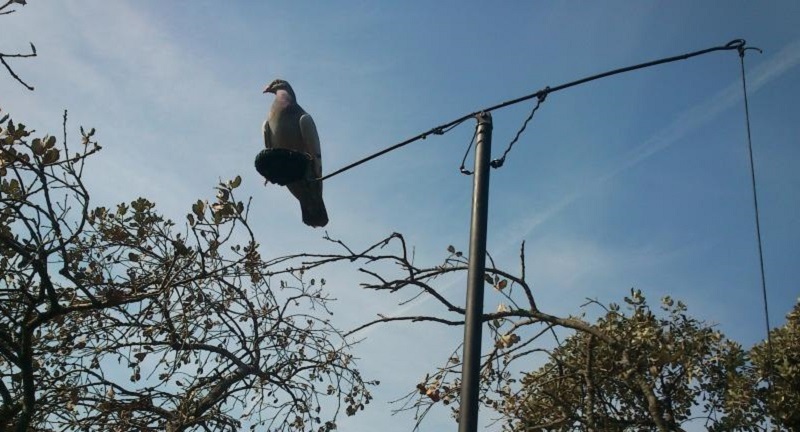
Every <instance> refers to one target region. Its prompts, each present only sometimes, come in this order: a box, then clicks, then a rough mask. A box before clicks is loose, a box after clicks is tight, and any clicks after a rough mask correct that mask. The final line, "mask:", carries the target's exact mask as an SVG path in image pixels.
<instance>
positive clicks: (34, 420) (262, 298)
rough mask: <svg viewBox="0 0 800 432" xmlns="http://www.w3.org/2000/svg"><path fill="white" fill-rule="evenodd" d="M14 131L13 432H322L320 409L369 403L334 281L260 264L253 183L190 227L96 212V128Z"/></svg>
mask: <svg viewBox="0 0 800 432" xmlns="http://www.w3.org/2000/svg"><path fill="white" fill-rule="evenodd" d="M2 123H3V125H2V126H0V274H2V280H0V430H16V431H19V432H23V431H25V432H27V431H49V430H86V431H93V430H94V431H117V430H118V431H123V430H124V431H129V430H139V431H164V430H166V431H184V430H220V431H223V430H238V429H239V428H240V427H242V425H243V421H246V422H248V423H250V424H251V425H253V426H254V427H258V428H259V429H266V428H269V429H270V430H286V431H289V430H309V429H312V428H313V429H315V430H319V431H325V430H331V429H334V428H335V427H336V423H335V421H336V416H337V414H338V409H336V407H335V405H336V403H334V404H333V405H334V410H330V409H327V410H326V409H325V407H324V406H323V403H322V401H323V400H325V399H334V400H338V401H339V403H342V404H343V409H344V411H345V412H346V413H347V414H348V415H352V414H355V413H356V412H357V411H359V410H361V409H363V408H364V405H365V404H367V403H369V401H370V400H371V395H370V393H369V390H368V387H369V385H370V384H371V383H369V382H366V381H364V380H363V379H362V378H361V375H360V373H359V372H358V370H357V369H356V368H355V363H354V361H353V357H352V355H351V354H350V353H349V352H348V347H349V346H348V344H347V343H346V342H345V340H344V338H343V336H342V335H341V333H340V332H339V331H338V330H337V329H336V328H334V327H333V326H332V325H331V324H330V322H329V321H328V319H327V317H326V315H327V314H328V313H329V312H328V309H327V304H328V302H329V301H330V299H329V298H328V296H327V294H326V293H325V292H324V291H323V289H322V287H321V284H315V283H308V282H306V280H305V279H304V276H303V272H302V271H300V272H298V271H293V270H292V269H291V268H290V269H285V268H284V269H279V268H272V266H273V265H274V263H285V262H286V261H285V260H281V259H277V260H274V261H265V260H264V259H263V258H262V257H261V255H260V254H259V252H258V250H259V245H258V243H257V242H256V240H255V238H254V236H253V233H252V231H251V230H250V227H249V225H248V222H247V214H248V210H247V208H248V205H247V204H246V203H244V202H242V201H240V200H239V199H238V197H237V195H236V189H237V188H238V187H239V186H240V185H241V182H242V180H241V178H240V177H236V178H235V179H233V180H231V181H226V182H221V183H220V184H219V185H218V186H217V187H216V191H217V194H216V197H215V198H214V199H212V200H210V201H205V200H199V201H198V202H197V203H195V204H194V205H193V206H192V211H191V213H189V214H188V215H187V219H188V224H181V225H179V224H176V223H175V222H173V221H172V220H170V219H168V218H166V217H164V216H163V215H162V214H160V213H159V212H158V211H157V209H156V205H155V203H153V202H151V201H150V200H148V199H146V198H137V199H135V200H133V201H130V202H123V203H120V204H118V205H116V206H112V207H105V206H100V207H92V206H90V193H89V191H88V190H87V189H86V187H85V185H84V183H83V180H82V176H83V172H84V168H85V164H86V162H87V160H88V159H89V158H90V157H91V156H92V155H94V154H95V153H97V152H98V151H99V150H100V146H99V145H97V143H96V142H95V141H94V134H95V130H94V129H91V130H90V131H88V132H86V131H84V130H83V128H81V135H82V136H81V145H80V146H79V147H80V148H79V149H78V151H77V152H76V151H74V150H73V149H71V148H70V147H68V146H67V144H66V143H61V144H60V145H59V144H58V143H57V140H56V138H55V137H52V136H45V137H42V138H33V137H32V131H29V130H28V129H27V128H26V127H25V126H24V125H22V124H16V123H14V122H13V121H11V120H8V119H7V117H6V118H3V119H2ZM65 123H66V116H65ZM65 127H66V126H65ZM273 280H279V281H280V284H279V285H280V287H279V288H275V287H273V283H272V281H273ZM275 285H278V284H275ZM314 311H316V312H314ZM320 314H323V316H320Z"/></svg>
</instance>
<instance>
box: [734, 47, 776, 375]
mask: <svg viewBox="0 0 800 432" xmlns="http://www.w3.org/2000/svg"><path fill="white" fill-rule="evenodd" d="M748 49H754V50H757V51H758V52H759V53H760V52H761V50H760V49H758V48H748ZM745 51H746V48H745V47H744V46H742V47H740V48H739V60H740V64H741V67H742V91H743V92H744V115H745V121H746V124H747V152H748V154H749V156H750V181H751V184H752V186H753V208H754V210H755V214H756V238H757V239H758V263H759V266H760V269H761V295H762V298H763V301H764V321H765V324H766V329H767V365H768V366H767V374H768V375H769V380H768V381H767V386H768V388H771V387H772V378H773V370H772V336H771V335H770V328H771V327H770V320H769V303H768V302H767V280H766V277H765V274H764V253H763V250H762V246H761V243H762V242H761V220H760V218H759V211H758V193H757V192H756V168H755V163H754V162H753V140H752V137H751V135H750V106H749V104H748V101H747V80H746V78H745V73H744V53H745Z"/></svg>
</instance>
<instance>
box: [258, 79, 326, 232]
mask: <svg viewBox="0 0 800 432" xmlns="http://www.w3.org/2000/svg"><path fill="white" fill-rule="evenodd" d="M264 93H273V94H274V95H275V100H274V101H273V102H272V107H271V108H270V110H269V116H268V117H267V119H266V120H265V121H264V126H263V130H264V145H265V146H266V147H267V149H286V150H291V151H296V152H300V153H301V154H305V155H308V157H309V159H310V161H309V163H307V164H306V166H307V168H306V172H305V173H304V174H303V175H302V176H301V180H297V181H294V182H292V183H289V184H287V185H286V187H288V188H289V191H290V192H291V193H292V195H294V197H295V198H297V200H298V201H300V209H301V210H302V212H303V223H305V224H306V225H308V226H311V227H324V226H325V225H327V224H328V212H327V211H326V210H325V202H324V201H323V200H322V182H321V181H319V180H317V179H318V178H320V177H322V154H321V152H320V147H319V135H318V134H317V126H316V125H315V124H314V119H312V118H311V115H309V114H308V113H307V112H305V111H304V110H303V108H301V107H300V105H298V104H297V96H296V95H295V93H294V90H293V89H292V86H290V85H289V83H288V82H286V81H284V80H282V79H276V80H275V81H272V82H271V83H270V84H269V85H268V86H267V87H266V88H265V89H264Z"/></svg>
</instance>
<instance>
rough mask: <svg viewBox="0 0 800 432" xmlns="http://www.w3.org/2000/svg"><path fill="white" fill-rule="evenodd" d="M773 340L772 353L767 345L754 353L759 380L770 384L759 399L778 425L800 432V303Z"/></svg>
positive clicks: (762, 389) (751, 353)
mask: <svg viewBox="0 0 800 432" xmlns="http://www.w3.org/2000/svg"><path fill="white" fill-rule="evenodd" d="M770 339H771V342H772V349H771V350H770V349H769V348H768V345H767V342H766V341H764V342H762V343H760V344H758V345H756V346H754V347H753V348H752V350H750V357H751V359H752V362H753V364H754V365H755V368H756V373H757V374H758V378H759V379H761V380H763V381H766V382H769V383H770V385H769V386H762V387H761V388H760V389H759V396H760V399H761V400H762V401H763V404H764V405H765V406H766V410H767V413H768V414H769V416H770V418H771V419H773V421H774V422H775V423H776V424H778V425H780V426H782V427H784V428H786V429H787V430H791V431H800V408H798V407H800V302H798V303H796V304H795V305H794V308H793V309H792V311H791V312H789V314H788V315H786V324H785V325H784V326H783V327H779V328H776V329H773V330H772V331H771V332H770ZM770 360H771V361H770Z"/></svg>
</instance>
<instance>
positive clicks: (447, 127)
mask: <svg viewBox="0 0 800 432" xmlns="http://www.w3.org/2000/svg"><path fill="white" fill-rule="evenodd" d="M744 47H745V40H744V39H734V40H732V41H730V42H728V43H727V44H725V45H722V46H717V47H713V48H706V49H704V50H700V51H694V52H690V53H687V54H681V55H677V56H673V57H666V58H663V59H659V60H653V61H650V62H646V63H640V64H637V65H633V66H627V67H623V68H619V69H614V70H610V71H607V72H603V73H599V74H596V75H592V76H588V77H586V78H581V79H579V80H575V81H571V82H568V83H566V84H561V85H558V86H555V87H552V88H551V87H546V88H545V89H542V90H539V91H537V92H535V93H531V94H529V95H525V96H521V97H518V98H516V99H512V100H509V101H506V102H503V103H499V104H497V105H494V106H491V107H488V108H483V109H481V110H478V111H475V112H471V113H469V114H466V115H464V116H461V117H459V118H457V119H455V120H453V121H450V122H448V123H445V124H443V125H441V126H437V127H435V128H432V129H430V130H428V131H426V132H423V133H421V134H419V135H416V136H413V137H411V138H409V139H407V140H405V141H401V142H399V143H397V144H394V145H392V146H390V147H387V148H385V149H383V150H381V151H379V152H377V153H374V154H371V155H369V156H367V157H365V158H363V159H360V160H357V161H355V162H353V163H351V164H349V165H346V166H344V167H342V168H339V169H338V170H336V171H334V172H332V173H330V174H328V175H326V176H323V177H320V178H318V179H317V181H322V180H326V179H329V178H331V177H333V176H335V175H338V174H341V173H343V172H345V171H347V170H350V169H352V168H355V167H357V166H359V165H361V164H363V163H365V162H368V161H371V160H372V159H375V158H376V157H378V156H382V155H384V154H386V153H389V152H391V151H393V150H397V149H399V148H400V147H404V146H406V145H408V144H411V143H413V142H415V141H419V140H423V139H425V138H427V137H428V136H430V135H443V134H445V133H447V132H449V131H451V130H453V128H455V127H456V126H458V125H460V124H461V123H463V122H464V121H466V120H468V119H471V118H474V117H475V116H477V115H478V114H480V113H482V112H492V111H495V110H498V109H500V108H505V107H507V106H509V105H515V104H518V103H520V102H524V101H526V100H529V99H533V98H538V97H542V96H543V95H547V94H550V93H555V92H557V91H560V90H564V89H568V88H570V87H574V86H577V85H580V84H585V83H587V82H589V81H594V80H598V79H600V78H606V77H609V76H612V75H618V74H621V73H625V72H631V71H634V70H637V69H644V68H648V67H651V66H657V65H661V64H664V63H671V62H675V61H679V60H686V59H689V58H692V57H697V56H700V55H704V54H708V53H712V52H715V51H730V50H738V49H744Z"/></svg>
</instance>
